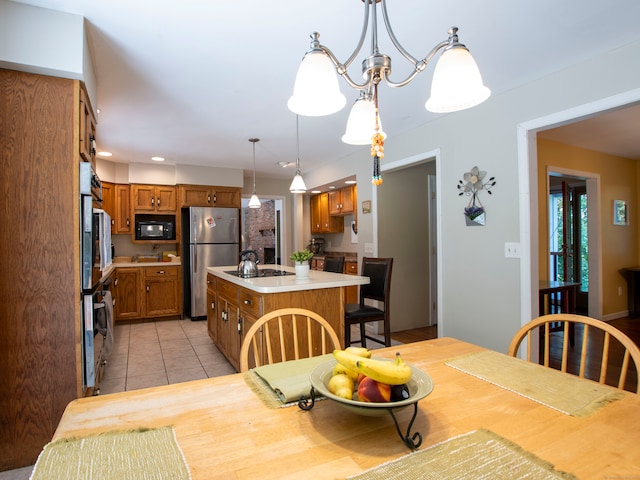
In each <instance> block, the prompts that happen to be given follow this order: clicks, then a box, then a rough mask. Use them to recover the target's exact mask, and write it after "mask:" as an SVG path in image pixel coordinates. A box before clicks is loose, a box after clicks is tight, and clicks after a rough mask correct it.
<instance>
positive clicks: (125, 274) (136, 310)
mask: <svg viewBox="0 0 640 480" xmlns="http://www.w3.org/2000/svg"><path fill="white" fill-rule="evenodd" d="M141 284H142V269H141V268H140V267H118V268H117V269H116V275H115V279H114V281H113V287H112V294H113V298H114V300H115V301H114V305H113V313H114V317H115V320H116V321H119V320H132V319H137V318H142V300H141V298H140V297H141V290H140V288H141Z"/></svg>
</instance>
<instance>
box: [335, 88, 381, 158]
mask: <svg viewBox="0 0 640 480" xmlns="http://www.w3.org/2000/svg"><path fill="white" fill-rule="evenodd" d="M378 126H379V129H380V130H379V132H380V134H381V135H382V138H383V139H385V138H387V134H386V133H384V132H383V131H382V121H381V120H380V119H378ZM375 128H376V106H375V103H374V101H373V99H372V98H371V96H370V95H366V94H365V93H364V91H362V92H360V96H359V97H358V99H357V100H356V101H355V102H354V104H353V107H351V112H350V113H349V119H348V120H347V128H346V131H345V132H344V135H343V136H342V141H343V142H344V143H348V144H350V145H369V144H370V143H371V136H372V135H373V132H374V131H375Z"/></svg>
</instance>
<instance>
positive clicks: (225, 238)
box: [182, 207, 240, 320]
mask: <svg viewBox="0 0 640 480" xmlns="http://www.w3.org/2000/svg"><path fill="white" fill-rule="evenodd" d="M239 219H240V209H238V208H212V207H189V208H183V209H182V240H183V251H182V263H183V299H184V300H183V304H184V314H185V315H186V316H188V317H190V318H191V319H192V320H193V319H196V320H197V319H201V318H203V317H206V315H207V267H223V266H229V265H237V264H238V262H239V258H238V254H239V238H240V222H239Z"/></svg>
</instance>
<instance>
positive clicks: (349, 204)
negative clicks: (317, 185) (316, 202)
mask: <svg viewBox="0 0 640 480" xmlns="http://www.w3.org/2000/svg"><path fill="white" fill-rule="evenodd" d="M356 204H357V202H356V187H355V186H349V187H344V188H341V189H340V190H333V191H331V192H329V214H330V215H347V214H349V213H353V211H354V206H355V205H356Z"/></svg>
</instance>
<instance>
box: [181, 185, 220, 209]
mask: <svg viewBox="0 0 640 480" xmlns="http://www.w3.org/2000/svg"><path fill="white" fill-rule="evenodd" d="M212 200H213V199H212V195H211V187H208V186H200V185H181V186H180V204H181V205H182V206H183V207H210V206H211V205H212V203H211V202H212Z"/></svg>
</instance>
